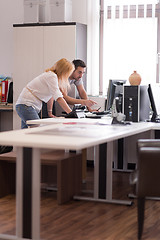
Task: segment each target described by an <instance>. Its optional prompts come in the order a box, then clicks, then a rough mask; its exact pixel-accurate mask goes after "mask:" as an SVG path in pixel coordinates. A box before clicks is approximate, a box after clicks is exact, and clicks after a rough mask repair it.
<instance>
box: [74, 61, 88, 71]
mask: <svg viewBox="0 0 160 240" xmlns="http://www.w3.org/2000/svg"><path fill="white" fill-rule="evenodd" d="M72 63H73V64H74V66H75V70H76V69H77V68H78V67H82V68H86V64H85V62H83V61H82V60H80V59H75V60H73V61H72Z"/></svg>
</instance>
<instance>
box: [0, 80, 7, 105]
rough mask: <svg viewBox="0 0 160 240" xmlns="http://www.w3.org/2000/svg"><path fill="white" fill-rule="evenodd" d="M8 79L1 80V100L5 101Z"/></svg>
mask: <svg viewBox="0 0 160 240" xmlns="http://www.w3.org/2000/svg"><path fill="white" fill-rule="evenodd" d="M7 94H8V80H4V81H2V99H1V101H2V102H7Z"/></svg>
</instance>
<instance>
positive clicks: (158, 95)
mask: <svg viewBox="0 0 160 240" xmlns="http://www.w3.org/2000/svg"><path fill="white" fill-rule="evenodd" d="M148 94H149V99H150V104H151V109H152V112H153V113H152V117H151V122H156V119H159V118H160V85H159V84H149V85H148Z"/></svg>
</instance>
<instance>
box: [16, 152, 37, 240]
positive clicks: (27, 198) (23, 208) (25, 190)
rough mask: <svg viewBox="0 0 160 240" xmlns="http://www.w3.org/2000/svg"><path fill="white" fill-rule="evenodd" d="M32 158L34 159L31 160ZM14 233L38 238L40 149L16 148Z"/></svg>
mask: <svg viewBox="0 0 160 240" xmlns="http://www.w3.org/2000/svg"><path fill="white" fill-rule="evenodd" d="M32 159H34V161H32ZM16 176H17V181H16V182H17V183H16V184H17V185H16V186H17V188H16V191H17V192H16V214H17V215H16V224H17V232H16V235H17V236H18V237H21V238H28V239H35V240H39V239H40V151H39V150H38V149H33V150H32V148H18V149H17V173H16Z"/></svg>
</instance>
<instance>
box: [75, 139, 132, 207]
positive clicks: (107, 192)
mask: <svg viewBox="0 0 160 240" xmlns="http://www.w3.org/2000/svg"><path fill="white" fill-rule="evenodd" d="M114 151H115V149H114V142H113V141H111V142H108V143H105V144H100V145H99V146H95V147H94V195H93V198H89V197H81V196H74V199H79V200H87V201H96V202H104V203H115V204H123V205H131V204H132V201H128V200H118V199H113V198H112V164H113V160H114Z"/></svg>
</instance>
